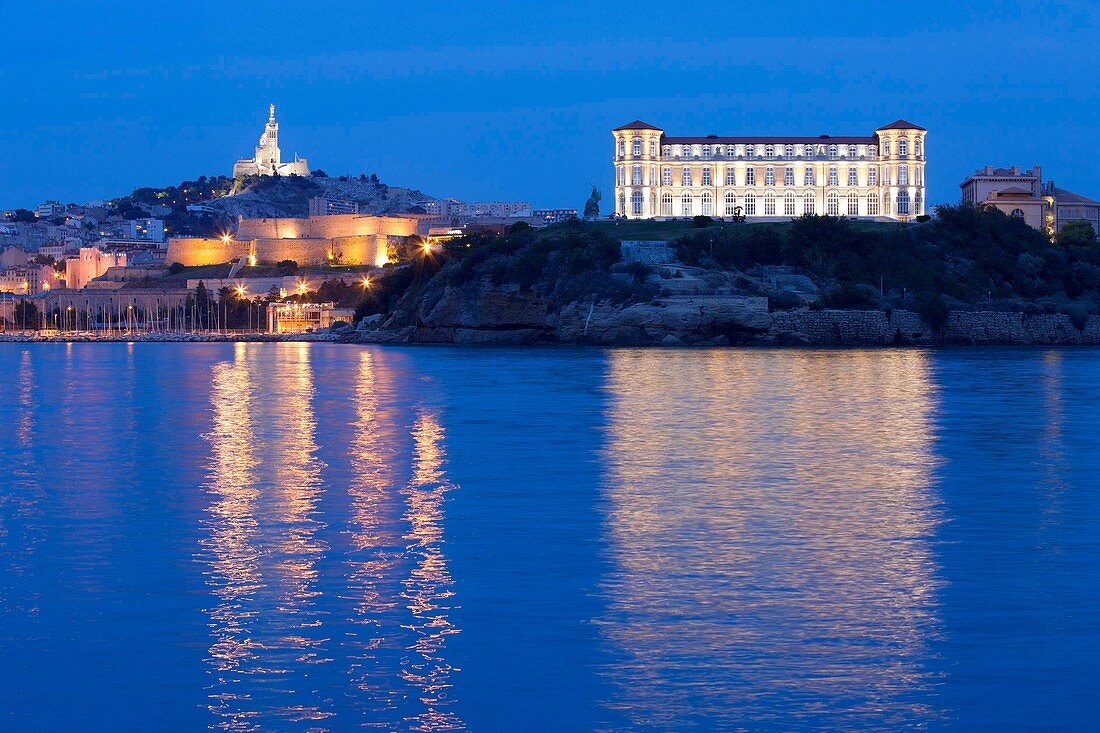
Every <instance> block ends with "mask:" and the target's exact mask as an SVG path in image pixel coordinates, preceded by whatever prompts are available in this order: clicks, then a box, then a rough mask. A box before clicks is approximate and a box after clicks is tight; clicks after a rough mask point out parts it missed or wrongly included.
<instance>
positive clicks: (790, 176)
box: [783, 166, 794, 186]
mask: <svg viewBox="0 0 1100 733" xmlns="http://www.w3.org/2000/svg"><path fill="white" fill-rule="evenodd" d="M783 185H784V186H793V185H794V168H791V167H790V166H787V167H786V168H785V169H784V170H783Z"/></svg>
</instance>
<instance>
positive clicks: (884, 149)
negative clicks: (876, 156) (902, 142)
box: [882, 140, 890, 158]
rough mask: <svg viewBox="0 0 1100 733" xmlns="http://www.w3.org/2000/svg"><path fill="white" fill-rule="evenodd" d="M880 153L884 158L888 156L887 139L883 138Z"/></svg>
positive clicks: (888, 146) (888, 143)
mask: <svg viewBox="0 0 1100 733" xmlns="http://www.w3.org/2000/svg"><path fill="white" fill-rule="evenodd" d="M882 155H883V157H886V158H889V157H890V141H889V140H883V141H882Z"/></svg>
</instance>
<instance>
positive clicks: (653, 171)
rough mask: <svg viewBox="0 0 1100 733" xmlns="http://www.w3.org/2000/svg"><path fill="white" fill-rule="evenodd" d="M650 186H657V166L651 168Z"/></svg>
mask: <svg viewBox="0 0 1100 733" xmlns="http://www.w3.org/2000/svg"><path fill="white" fill-rule="evenodd" d="M649 185H650V186H656V185H657V166H655V165H651V166H649Z"/></svg>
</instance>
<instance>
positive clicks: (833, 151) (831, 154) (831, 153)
mask: <svg viewBox="0 0 1100 733" xmlns="http://www.w3.org/2000/svg"><path fill="white" fill-rule="evenodd" d="M829 160H836V145H830V146H829Z"/></svg>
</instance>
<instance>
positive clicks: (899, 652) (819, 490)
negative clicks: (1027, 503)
mask: <svg viewBox="0 0 1100 733" xmlns="http://www.w3.org/2000/svg"><path fill="white" fill-rule="evenodd" d="M761 374H766V375H767V379H761V378H759V376H760V375H761ZM609 380H610V383H609V386H608V391H609V393H610V394H611V396H612V405H611V416H610V428H609V436H608V445H607V449H606V459H607V464H608V469H609V476H608V480H607V485H606V489H605V502H606V527H607V533H608V537H609V542H610V548H609V556H610V560H611V562H612V567H613V569H612V571H611V573H610V575H609V577H608V579H607V582H606V583H605V586H604V593H605V596H606V598H607V602H608V609H607V612H606V614H605V615H604V616H603V617H602V618H601V619H600V623H601V627H602V631H603V634H604V637H605V639H606V640H607V642H608V644H609V647H608V648H609V651H610V653H611V655H612V659H611V661H610V662H609V663H608V666H607V674H608V676H609V677H610V678H611V679H612V680H613V681H614V684H615V685H616V686H617V688H618V690H619V694H618V696H617V697H616V699H614V700H609V701H608V702H607V707H608V708H609V709H610V710H612V711H613V712H614V713H616V714H617V715H618V716H620V719H621V720H622V721H623V723H622V724H615V723H610V724H608V725H607V726H606V728H607V729H631V730H635V729H639V728H647V729H658V730H679V729H683V728H685V727H689V726H693V725H698V726H700V727H701V728H702V729H707V728H715V727H718V728H722V729H737V728H738V727H739V726H741V725H747V726H749V727H751V728H753V729H759V728H766V727H772V728H775V729H782V730H795V729H809V728H815V729H816V728H821V727H826V728H844V727H849V728H850V727H861V724H862V726H864V727H865V726H866V725H870V726H871V727H876V726H878V727H882V728H890V727H894V726H898V725H901V724H903V723H910V724H911V723H913V722H914V721H922V720H923V721H926V720H928V719H929V718H930V717H932V716H934V714H935V712H936V711H935V709H934V707H933V706H932V705H931V704H930V703H929V700H930V699H931V691H932V688H933V686H934V684H935V680H934V679H933V677H932V674H931V673H930V672H929V671H928V668H927V666H926V664H925V662H926V661H927V655H928V652H927V644H928V643H929V641H930V640H931V639H932V638H934V636H935V635H936V634H937V633H938V628H939V625H940V621H939V619H938V616H937V589H938V588H939V585H940V583H939V581H938V580H937V577H936V566H935V563H934V559H933V555H932V552H931V550H930V547H929V540H930V537H931V535H932V533H933V531H934V529H935V527H936V524H937V523H938V521H939V513H938V509H937V507H936V502H937V499H936V497H935V496H934V495H933V492H932V490H931V478H932V476H931V474H932V471H933V470H934V468H935V458H934V454H933V452H932V434H931V426H930V417H931V413H932V409H933V399H934V395H933V390H932V387H931V385H930V378H929V374H928V364H927V358H926V356H925V354H924V353H922V352H919V351H896V352H884V351H876V352H873V353H871V352H858V351H847V352H722V353H713V354H707V355H701V354H698V353H691V354H677V353H669V352H657V351H620V352H615V354H614V356H613V358H612V363H611V369H610V377H609ZM780 710H782V711H783V713H782V717H780V714H779V713H777V711H780Z"/></svg>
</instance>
